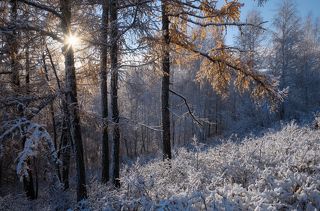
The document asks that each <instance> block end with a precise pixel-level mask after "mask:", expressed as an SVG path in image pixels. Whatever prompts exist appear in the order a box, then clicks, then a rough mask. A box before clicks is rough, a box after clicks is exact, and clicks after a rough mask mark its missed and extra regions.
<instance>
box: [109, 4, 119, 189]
mask: <svg viewBox="0 0 320 211" xmlns="http://www.w3.org/2000/svg"><path fill="white" fill-rule="evenodd" d="M117 2H118V1H117V0H110V23H111V37H110V39H111V48H110V60H111V109H112V122H113V162H114V165H113V184H114V185H115V187H117V188H119V187H120V128H119V108H118V50H119V49H118V23H117V21H118V11H117Z"/></svg>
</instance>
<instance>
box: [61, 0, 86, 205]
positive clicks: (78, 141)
mask: <svg viewBox="0 0 320 211" xmlns="http://www.w3.org/2000/svg"><path fill="white" fill-rule="evenodd" d="M60 7H61V13H62V17H63V19H62V23H61V26H62V31H63V33H64V36H68V35H70V34H71V1H70V0H60ZM63 53H64V57H65V71H66V99H67V104H68V106H69V107H68V110H69V114H70V116H69V118H70V121H69V124H70V131H71V138H72V140H73V141H74V144H75V150H76V166H77V201H81V200H82V199H85V198H87V190H86V174H85V165H84V157H83V145H82V137H81V127H80V114H79V104H78V99H77V80H76V72H75V66H74V53H73V48H72V46H68V45H67V44H65V46H64V52H63Z"/></svg>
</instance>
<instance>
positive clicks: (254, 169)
mask: <svg viewBox="0 0 320 211" xmlns="http://www.w3.org/2000/svg"><path fill="white" fill-rule="evenodd" d="M174 157H175V158H174V159H172V161H171V163H168V162H162V160H161V159H158V160H153V161H151V162H149V163H147V164H143V165H141V164H139V162H137V163H136V164H135V165H133V166H130V167H128V166H127V167H125V168H123V170H122V173H121V175H122V180H121V183H122V184H121V185H122V186H121V188H120V189H119V190H115V189H113V188H111V186H104V185H101V184H99V183H97V182H94V183H93V184H91V186H90V189H91V191H90V198H89V206H90V208H91V209H93V210H101V209H102V210H114V209H115V210H120V209H124V210H317V209H320V131H319V130H312V129H310V128H306V127H298V126H297V125H296V124H294V123H291V124H288V125H286V126H285V127H283V129H282V130H280V131H279V132H273V133H272V132H270V133H267V134H265V135H264V136H263V137H260V138H246V139H245V140H243V141H242V142H241V143H234V142H231V141H225V142H224V143H223V144H221V145H219V146H216V147H214V148H210V147H207V148H206V149H204V150H202V151H200V152H198V151H196V153H195V151H194V150H188V149H185V148H180V149H178V150H177V151H176V153H175V156H174Z"/></svg>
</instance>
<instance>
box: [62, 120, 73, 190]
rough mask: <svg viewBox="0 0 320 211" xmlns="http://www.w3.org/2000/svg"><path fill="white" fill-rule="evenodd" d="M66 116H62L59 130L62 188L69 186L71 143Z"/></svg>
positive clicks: (65, 188)
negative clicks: (60, 129)
mask: <svg viewBox="0 0 320 211" xmlns="http://www.w3.org/2000/svg"><path fill="white" fill-rule="evenodd" d="M67 118H68V117H66V116H65V117H64V120H63V123H62V131H61V140H60V143H61V146H62V150H61V153H62V183H63V188H64V190H67V189H68V188H69V171H70V153H71V143H70V140H71V138H70V132H69V129H68V124H67V121H68V120H67Z"/></svg>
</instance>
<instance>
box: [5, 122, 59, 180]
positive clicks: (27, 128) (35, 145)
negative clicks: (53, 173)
mask: <svg viewBox="0 0 320 211" xmlns="http://www.w3.org/2000/svg"><path fill="white" fill-rule="evenodd" d="M1 129H2V134H1V135H0V157H1V156H2V155H3V153H4V152H3V149H4V147H3V145H4V142H5V141H6V140H9V139H10V138H11V139H13V138H16V139H18V141H21V143H22V142H24V143H23V150H22V151H21V152H20V153H19V155H18V158H17V168H16V171H17V174H18V176H19V178H20V180H22V179H23V177H27V178H28V176H29V175H28V169H29V168H30V166H29V164H28V160H30V159H31V158H33V157H36V156H37V155H38V153H39V152H40V151H44V152H47V156H48V159H49V161H50V162H51V164H52V165H58V164H59V159H58V155H57V152H56V149H55V147H54V143H53V141H52V138H51V136H50V134H49V133H48V132H47V131H46V129H45V128H44V127H43V126H41V125H39V124H36V123H34V122H32V121H30V120H27V119H26V118H19V119H15V120H12V121H8V122H6V123H5V124H4V125H3V127H2V128H1Z"/></svg>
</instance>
